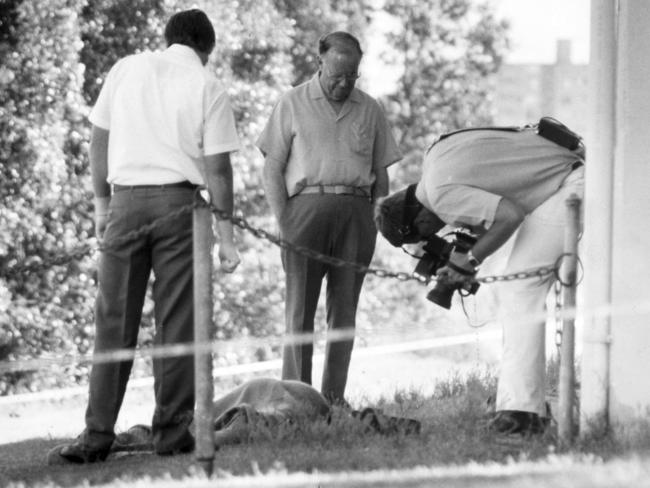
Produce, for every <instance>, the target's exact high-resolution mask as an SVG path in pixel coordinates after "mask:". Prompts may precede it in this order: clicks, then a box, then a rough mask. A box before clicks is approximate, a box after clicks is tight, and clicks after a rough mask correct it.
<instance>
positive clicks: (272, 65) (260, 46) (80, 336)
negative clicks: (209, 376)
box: [0, 0, 504, 394]
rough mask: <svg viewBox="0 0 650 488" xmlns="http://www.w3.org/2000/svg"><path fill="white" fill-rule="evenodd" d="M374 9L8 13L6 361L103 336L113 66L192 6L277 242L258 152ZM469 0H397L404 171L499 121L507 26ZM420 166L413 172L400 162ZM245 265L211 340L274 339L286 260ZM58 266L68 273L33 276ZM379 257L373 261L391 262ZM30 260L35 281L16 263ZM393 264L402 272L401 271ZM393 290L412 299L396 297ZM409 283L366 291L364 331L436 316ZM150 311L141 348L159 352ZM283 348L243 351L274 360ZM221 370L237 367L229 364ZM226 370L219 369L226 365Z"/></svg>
mask: <svg viewBox="0 0 650 488" xmlns="http://www.w3.org/2000/svg"><path fill="white" fill-rule="evenodd" d="M375 3H376V2H374V1H372V0H362V1H352V0H329V1H325V2H322V1H321V2H317V1H315V0H304V1H293V0H235V1H232V0H202V1H201V0H200V1H198V2H197V1H192V0H128V1H127V0H49V1H48V2H43V1H41V0H5V1H3V2H1V3H0V59H1V60H2V63H1V64H0V362H2V361H7V360H9V361H15V360H19V359H26V358H35V357H48V356H49V355H54V356H56V357H61V356H64V355H70V354H77V353H87V352H89V350H90V348H91V345H92V342H93V336H94V326H93V306H94V295H95V289H96V282H95V266H96V263H95V260H94V258H95V257H96V256H95V254H93V253H89V252H81V253H73V252H72V251H74V250H78V249H79V246H80V245H81V244H86V243H88V244H90V245H91V247H92V245H93V243H94V240H93V224H92V218H91V210H92V208H91V202H92V198H91V197H92V193H91V191H90V177H89V171H88V160H87V145H88V138H89V127H88V122H87V114H88V112H89V109H90V106H91V105H92V103H93V102H94V100H95V99H96V97H97V94H98V91H99V89H100V87H101V84H102V82H103V79H104V77H105V75H106V73H107V72H108V70H109V69H110V67H111V66H112V65H113V63H114V62H115V61H116V60H117V59H119V58H121V57H123V56H125V55H128V54H132V53H135V52H138V51H142V50H147V49H158V48H160V47H161V46H163V40H162V31H163V26H164V22H165V21H166V19H167V18H168V16H169V15H170V14H171V13H173V12H174V11H176V10H178V9H183V8H189V7H193V6H197V7H199V8H202V9H203V10H205V11H206V13H207V14H208V16H209V17H210V19H211V20H212V22H213V24H214V26H215V31H216V35H217V45H216V48H215V51H214V52H213V54H212V56H211V58H210V63H209V68H210V69H212V70H213V71H214V72H215V74H216V75H217V77H218V78H220V79H221V80H223V82H224V85H225V86H226V87H228V90H229V94H230V96H231V98H232V101H233V108H234V111H235V116H236V122H237V126H238V131H239V134H240V136H241V139H242V149H241V151H239V152H237V153H236V154H235V155H234V156H233V165H234V169H235V190H236V200H237V201H236V207H237V209H238V212H240V213H241V214H243V215H244V216H245V217H246V218H247V219H248V220H249V221H250V222H251V223H252V224H253V225H256V226H259V227H263V228H265V229H273V226H274V223H273V218H272V216H271V215H270V212H269V210H268V207H267V204H266V201H265V198H264V194H263V191H262V184H261V174H262V157H261V155H260V154H259V151H258V150H257V149H256V148H255V144H254V143H255V139H256V138H257V136H258V135H259V133H260V132H261V130H262V128H263V126H264V124H265V122H266V120H267V117H268V115H269V113H270V111H271V109H272V107H273V106H274V105H275V103H276V102H277V100H278V99H279V97H280V96H281V94H282V93H283V92H285V91H286V90H287V89H289V88H290V86H291V85H295V84H297V83H300V82H302V81H305V80H307V79H308V78H310V77H311V76H312V75H313V73H314V72H315V71H316V69H317V63H316V55H317V41H318V39H319V38H320V37H321V36H322V35H323V34H325V33H327V32H330V31H332V30H349V31H350V32H352V33H354V34H355V35H357V36H358V37H359V38H360V40H361V41H362V44H363V45H364V46H367V45H368V44H369V43H370V42H371V40H370V39H366V34H367V32H369V30H368V27H369V22H370V21H371V19H372V16H373V13H374V11H373V8H374V7H373V6H374V4H375ZM470 3H471V2H470V1H469V0H422V1H415V0H408V1H397V0H387V1H386V9H387V11H388V12H389V13H390V14H391V15H394V16H396V17H397V18H398V19H399V22H398V23H399V24H401V25H403V26H404V29H403V31H400V32H396V33H394V34H391V35H390V36H389V38H388V41H389V45H390V46H392V47H393V48H394V51H393V52H392V56H391V57H390V59H389V60H388V61H389V63H392V64H393V66H395V65H398V66H401V69H402V72H403V75H402V77H401V79H400V82H399V86H398V87H397V89H396V91H395V93H394V94H392V95H390V96H388V97H387V98H386V100H385V102H386V107H387V109H388V112H389V115H390V117H391V119H392V121H393V123H394V128H395V131H396V132H397V133H398V134H399V138H400V144H401V147H402V149H403V150H404V151H405V152H406V153H407V154H408V158H407V161H409V162H412V161H414V160H415V158H414V157H413V155H414V154H416V153H418V151H421V149H422V148H423V147H424V146H425V145H426V144H427V143H428V142H429V141H430V140H431V138H432V137H433V136H434V135H435V134H436V133H439V132H443V131H444V130H447V129H451V128H455V127H460V126H465V125H473V124H478V123H482V122H483V121H486V120H488V119H489V109H488V103H487V99H488V96H487V88H486V84H485V78H486V76H489V75H490V73H492V72H494V70H495V69H496V67H497V66H498V64H499V62H500V56H501V52H502V50H503V48H504V25H503V24H502V23H500V22H498V21H497V20H496V19H495V18H494V16H493V14H492V13H491V12H490V10H489V9H487V8H483V7H480V8H478V9H476V8H474V7H472V6H471V5H470ZM401 166H403V167H407V168H409V167H413V166H414V165H413V164H411V163H409V164H406V165H401ZM237 236H238V237H237V238H238V240H239V244H240V248H241V250H242V258H243V259H242V261H243V262H242V265H241V267H240V269H239V270H238V272H237V273H235V274H234V275H231V276H224V275H221V274H219V273H218V272H215V289H214V298H215V310H214V319H215V324H216V325H217V338H223V339H228V338H233V337H241V336H246V335H251V336H257V337H265V336H271V335H279V334H281V333H282V330H283V329H284V321H283V308H284V287H283V284H282V281H283V280H282V279H281V277H282V269H281V264H280V260H279V250H278V249H277V247H275V246H273V245H272V244H270V243H269V242H267V241H264V240H261V239H259V238H258V237H256V236H254V235H252V234H250V233H247V232H238V234H237ZM57 256H63V257H64V258H65V257H67V258H68V259H67V260H66V259H64V260H63V261H64V262H63V264H58V265H39V264H38V263H42V262H47V261H49V260H50V258H52V257H57ZM392 262H393V257H387V258H384V257H382V256H378V257H377V260H376V263H378V264H385V263H389V264H390V263H392ZM24 263H35V264H36V266H35V267H34V269H33V271H31V272H29V273H14V272H11V269H12V268H13V267H14V266H15V265H16V264H24ZM399 266H403V263H402V262H401V261H400V263H399ZM396 288H399V289H400V290H402V289H404V290H408V291H404V292H403V293H402V292H400V293H397V292H396ZM421 292H422V290H421V289H419V288H418V289H417V290H414V289H413V287H411V286H405V287H404V288H402V287H401V286H400V287H394V286H391V285H390V284H388V283H387V282H386V281H382V280H377V279H370V280H368V286H367V287H366V288H364V298H363V299H362V304H364V303H365V304H366V305H365V307H366V308H365V309H364V308H362V309H361V310H360V312H359V322H360V324H359V327H360V328H364V327H365V328H371V327H373V324H374V323H386V322H390V321H401V320H402V319H404V318H405V317H408V320H409V322H416V321H420V322H422V323H424V322H425V321H427V320H429V319H430V318H431V315H430V314H427V313H421V312H419V311H418V312H413V311H412V312H409V313H408V314H404V313H402V312H400V310H401V309H402V308H403V305H404V301H405V300H419V301H420V302H417V303H421V300H422V297H421V296H420V297H417V298H414V297H413V294H414V293H421ZM151 305H152V304H151V301H150V299H148V300H147V303H146V306H145V313H144V317H143V328H142V334H141V337H140V344H141V345H148V344H150V343H151V336H152V334H153V318H152V316H151V315H152V314H151ZM277 352H278V351H276V350H272V349H271V348H270V347H258V348H257V349H255V350H251V351H240V352H238V353H237V354H239V355H240V356H242V357H245V358H246V359H251V358H253V357H254V358H257V359H260V360H261V359H267V358H270V357H272V356H274V355H276V354H277ZM226 359H227V358H226ZM221 360H225V359H224V358H220V361H221ZM85 368H86V366H85V365H77V364H75V365H72V366H69V367H61V368H51V369H48V370H47V371H20V372H17V373H11V374H2V375H0V394H6V393H8V392H14V391H21V390H26V389H36V388H40V387H43V386H52V385H58V384H69V383H71V382H83V381H85V380H86V377H87V375H86V372H87V371H86V369H85Z"/></svg>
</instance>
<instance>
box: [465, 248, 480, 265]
mask: <svg viewBox="0 0 650 488" xmlns="http://www.w3.org/2000/svg"><path fill="white" fill-rule="evenodd" d="M467 262H468V263H469V264H471V265H472V266H474V267H475V268H478V267H479V266H480V265H481V262H480V261H479V260H478V259H476V258H475V257H474V255H473V254H472V251H467Z"/></svg>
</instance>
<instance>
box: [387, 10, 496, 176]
mask: <svg viewBox="0 0 650 488" xmlns="http://www.w3.org/2000/svg"><path fill="white" fill-rule="evenodd" d="M385 10H386V12H388V13H389V14H390V15H392V16H394V17H395V18H396V19H397V23H398V24H399V25H400V26H401V28H399V29H398V30H397V31H395V32H389V33H388V34H387V41H388V45H389V46H391V47H392V49H391V50H389V51H388V52H387V53H386V55H385V61H386V62H387V63H388V64H389V65H391V66H394V67H397V69H399V70H400V73H401V76H400V78H399V80H398V85H397V89H396V90H395V92H394V93H393V94H391V95H389V96H388V97H386V100H385V101H386V108H387V111H388V115H389V118H390V120H391V122H392V123H393V127H394V128H395V132H396V134H398V143H399V145H400V147H401V148H402V150H403V151H404V154H405V161H404V164H402V165H401V170H402V172H401V174H400V175H399V177H398V179H399V180H406V181H405V182H409V183H410V182H413V181H416V179H417V176H418V171H419V169H418V168H419V164H420V160H421V155H422V152H423V150H424V149H425V148H426V147H427V146H428V145H429V144H431V142H433V140H434V139H435V138H437V136H439V135H440V134H443V133H445V132H449V131H451V130H455V129H459V128H463V127H472V126H481V125H489V124H490V123H491V122H492V116H491V104H490V85H489V79H490V76H491V75H493V74H494V73H496V71H497V70H498V68H499V67H500V65H501V63H502V56H503V53H504V51H505V49H506V48H507V37H506V34H507V27H508V26H507V23H506V22H504V21H501V20H498V19H497V18H496V16H495V14H494V12H493V11H492V10H491V7H490V5H489V4H484V3H477V2H476V1H473V0H387V2H386V4H385Z"/></svg>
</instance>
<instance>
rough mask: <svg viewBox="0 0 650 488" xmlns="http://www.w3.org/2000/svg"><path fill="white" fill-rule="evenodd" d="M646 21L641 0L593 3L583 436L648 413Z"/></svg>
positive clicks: (649, 15) (649, 58) (649, 65)
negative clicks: (602, 419)
mask: <svg viewBox="0 0 650 488" xmlns="http://www.w3.org/2000/svg"><path fill="white" fill-rule="evenodd" d="M648 25H650V2H648V1H647V0H619V1H618V3H617V2H615V1H614V0H592V41H591V42H592V44H591V49H592V60H593V61H592V66H591V78H590V83H591V88H590V93H591V110H590V118H591V120H590V124H591V130H590V131H589V138H588V140H587V148H588V152H587V157H588V161H587V184H586V196H585V210H586V214H585V243H584V262H585V286H584V290H585V300H584V304H585V306H584V310H583V313H584V316H585V332H584V344H583V360H582V377H583V384H582V392H581V393H582V402H581V403H582V405H581V406H582V414H583V416H582V424H581V427H582V428H583V431H584V430H585V428H586V427H588V420H589V419H590V418H593V417H598V416H599V415H600V414H602V413H603V410H602V409H603V408H605V413H606V414H608V415H609V420H610V421H611V422H612V423H613V424H614V425H616V424H618V423H621V422H622V423H625V422H628V421H630V420H632V419H634V418H637V417H641V416H643V417H648V416H649V412H650V380H648V379H647V378H646V377H647V375H648V373H649V372H650V320H649V319H650V314H649V313H648V312H649V309H650V280H649V278H650V164H649V158H650V93H649V92H650V29H648ZM610 304H611V307H609V305H610ZM607 387H609V388H608V389H607ZM603 402H604V403H603ZM586 430H588V429H586Z"/></svg>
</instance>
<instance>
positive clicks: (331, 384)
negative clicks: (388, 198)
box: [280, 194, 377, 401]
mask: <svg viewBox="0 0 650 488" xmlns="http://www.w3.org/2000/svg"><path fill="white" fill-rule="evenodd" d="M280 228H281V232H282V237H283V238H284V239H286V240H288V241H289V242H292V243H295V244H298V245H301V246H305V247H308V248H310V249H313V250H315V251H318V252H320V253H322V254H325V255H328V256H333V257H338V258H342V259H345V260H346V261H351V262H356V263H360V264H363V265H368V264H369V263H370V260H371V259H372V255H373V252H374V249H375V241H376V237H377V232H376V229H375V225H374V222H373V219H372V204H371V203H370V202H369V201H368V199H367V198H361V197H357V196H352V195H333V194H324V195H311V194H310V195H298V196H295V197H293V198H291V199H290V200H289V202H288V205H287V209H286V212H285V214H284V215H283V217H282V222H280ZM282 263H283V266H284V270H285V274H286V324H287V333H288V334H301V333H311V332H313V331H314V315H315V313H316V308H317V305H318V298H319V295H320V290H321V283H322V281H323V278H324V277H325V276H326V275H327V294H326V314H327V327H328V330H341V329H350V330H354V328H355V325H356V312H357V304H358V302H359V293H360V292H361V286H362V284H363V279H364V277H365V275H364V274H363V273H358V272H356V271H355V270H353V269H351V268H349V267H337V266H330V265H327V264H324V263H322V262H320V261H316V260H314V259H309V258H306V257H304V256H303V255H301V254H298V253H295V252H291V251H287V250H284V249H283V251H282ZM353 344H354V338H353V337H352V338H350V339H345V340H336V341H332V340H328V341H327V345H326V350H325V364H324V368H323V378H322V384H321V392H322V393H323V395H325V396H326V397H327V398H328V399H329V400H331V401H343V400H344V397H343V395H344V392H345V385H346V382H347V377H348V368H349V365H350V357H351V355H352V347H353ZM312 356H313V342H309V343H306V344H299V345H287V346H285V348H284V351H283V363H282V379H289V380H299V381H303V382H305V383H308V384H311V382H312V378H311V377H312Z"/></svg>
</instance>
